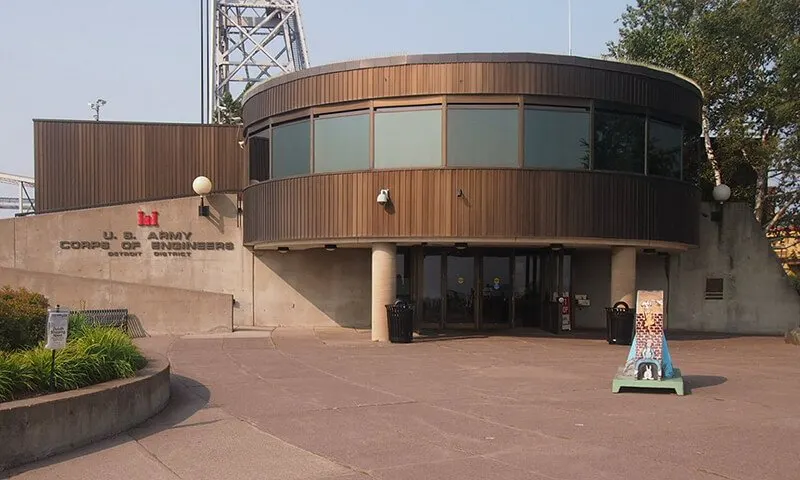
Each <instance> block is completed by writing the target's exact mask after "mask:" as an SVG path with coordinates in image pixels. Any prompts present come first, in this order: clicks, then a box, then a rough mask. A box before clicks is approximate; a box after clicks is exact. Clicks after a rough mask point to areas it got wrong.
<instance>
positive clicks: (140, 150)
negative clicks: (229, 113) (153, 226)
mask: <svg viewBox="0 0 800 480" xmlns="http://www.w3.org/2000/svg"><path fill="white" fill-rule="evenodd" d="M240 130H241V129H240V128H238V127H235V126H208V125H178V124H136V123H107V122H76V121H53V120H37V121H35V122H34V138H35V142H36V145H35V147H34V152H35V154H34V155H35V160H34V163H35V176H36V184H37V185H36V195H37V198H36V209H37V211H39V212H52V211H59V210H70V209H79V208H91V207H99V206H103V205H112V204H119V203H128V202H138V201H147V200H155V199H160V198H172V197H180V196H187V195H193V194H194V193H193V192H192V180H193V179H194V178H195V177H196V176H198V175H206V176H208V177H209V178H210V179H211V181H212V182H213V183H214V191H218V192H231V191H239V190H241V189H242V188H243V187H244V186H245V185H246V183H245V172H246V166H245V165H246V163H245V162H246V159H245V155H244V152H245V150H242V149H241V148H240V147H239V145H238V140H239V138H240V135H241V131H240Z"/></svg>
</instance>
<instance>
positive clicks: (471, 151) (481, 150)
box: [447, 106, 519, 167]
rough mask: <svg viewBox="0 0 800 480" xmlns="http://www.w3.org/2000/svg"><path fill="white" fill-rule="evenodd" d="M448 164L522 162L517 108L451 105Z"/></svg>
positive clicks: (448, 111)
mask: <svg viewBox="0 0 800 480" xmlns="http://www.w3.org/2000/svg"><path fill="white" fill-rule="evenodd" d="M447 164H448V165H450V166H481V167H516V166H517V165H518V164H519V112H518V110H517V109H516V108H502V107H497V108H475V107H472V108H469V107H467V108H465V107H454V106H451V107H448V109H447Z"/></svg>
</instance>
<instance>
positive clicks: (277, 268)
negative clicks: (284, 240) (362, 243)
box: [253, 248, 371, 328]
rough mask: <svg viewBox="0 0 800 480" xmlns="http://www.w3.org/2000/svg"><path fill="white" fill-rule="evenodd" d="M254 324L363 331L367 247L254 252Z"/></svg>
mask: <svg viewBox="0 0 800 480" xmlns="http://www.w3.org/2000/svg"><path fill="white" fill-rule="evenodd" d="M253 268H254V284H255V285H256V288H255V291H254V294H253V298H254V304H255V319H256V324H257V325H270V326H272V325H305V326H324V325H341V326H346V327H359V328H369V326H370V305H371V303H370V296H371V283H370V279H371V257H370V250H369V249H350V248H340V249H337V250H334V251H332V252H328V251H326V250H323V249H314V250H299V251H292V252H289V253H285V254H281V253H277V252H275V251H260V252H256V257H255V264H254V267H253Z"/></svg>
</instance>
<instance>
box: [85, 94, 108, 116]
mask: <svg viewBox="0 0 800 480" xmlns="http://www.w3.org/2000/svg"><path fill="white" fill-rule="evenodd" d="M106 103H108V102H106V101H105V100H103V99H102V98H98V99H97V100H95V101H94V102H89V108H91V109H92V110H94V115H93V117H94V120H95V121H96V122H99V121H100V107H102V106H103V105H105V104H106Z"/></svg>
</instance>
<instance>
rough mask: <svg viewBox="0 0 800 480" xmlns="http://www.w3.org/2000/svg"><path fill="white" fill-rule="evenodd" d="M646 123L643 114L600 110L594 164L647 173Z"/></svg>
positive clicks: (609, 168)
mask: <svg viewBox="0 0 800 480" xmlns="http://www.w3.org/2000/svg"><path fill="white" fill-rule="evenodd" d="M644 125H645V118H644V117H643V116H639V115H632V114H624V113H615V112H604V111H596V112H595V118H594V168H595V169H596V170H614V171H618V172H634V173H644V143H645V142H644V140H645V135H644Z"/></svg>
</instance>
